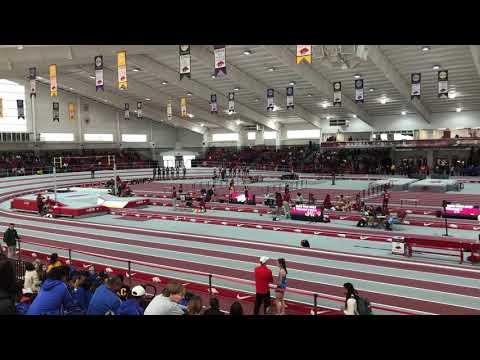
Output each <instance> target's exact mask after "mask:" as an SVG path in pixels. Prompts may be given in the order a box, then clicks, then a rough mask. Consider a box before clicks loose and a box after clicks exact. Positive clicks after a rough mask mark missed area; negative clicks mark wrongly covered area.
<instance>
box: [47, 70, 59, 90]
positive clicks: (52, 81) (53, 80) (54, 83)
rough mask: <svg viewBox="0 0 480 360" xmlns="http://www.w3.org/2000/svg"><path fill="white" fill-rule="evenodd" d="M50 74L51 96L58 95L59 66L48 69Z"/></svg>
mask: <svg viewBox="0 0 480 360" xmlns="http://www.w3.org/2000/svg"><path fill="white" fill-rule="evenodd" d="M48 70H49V73H50V96H52V97H53V96H57V95H58V88H57V65H55V64H53V65H50V66H49V67H48Z"/></svg>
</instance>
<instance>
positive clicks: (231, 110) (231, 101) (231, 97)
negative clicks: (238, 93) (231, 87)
mask: <svg viewBox="0 0 480 360" xmlns="http://www.w3.org/2000/svg"><path fill="white" fill-rule="evenodd" d="M234 112H235V93H233V92H230V93H228V113H229V114H233V113H234Z"/></svg>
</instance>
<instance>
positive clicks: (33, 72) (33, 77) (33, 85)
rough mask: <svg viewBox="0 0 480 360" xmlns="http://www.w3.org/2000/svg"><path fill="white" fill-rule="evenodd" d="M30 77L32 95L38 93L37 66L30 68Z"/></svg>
mask: <svg viewBox="0 0 480 360" xmlns="http://www.w3.org/2000/svg"><path fill="white" fill-rule="evenodd" d="M28 79H29V80H30V96H32V95H33V96H35V95H37V68H35V67H31V68H29V69H28Z"/></svg>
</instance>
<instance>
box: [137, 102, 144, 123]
mask: <svg viewBox="0 0 480 360" xmlns="http://www.w3.org/2000/svg"><path fill="white" fill-rule="evenodd" d="M142 107H143V103H142V102H141V101H137V118H138V119H141V118H142V117H143V110H142Z"/></svg>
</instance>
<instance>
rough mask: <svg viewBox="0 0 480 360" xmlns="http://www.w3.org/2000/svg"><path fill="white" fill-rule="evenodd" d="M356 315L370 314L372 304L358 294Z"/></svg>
mask: <svg viewBox="0 0 480 360" xmlns="http://www.w3.org/2000/svg"><path fill="white" fill-rule="evenodd" d="M357 312H358V315H372V306H371V305H370V301H369V300H368V299H367V298H364V297H361V296H359V297H358V298H357Z"/></svg>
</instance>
